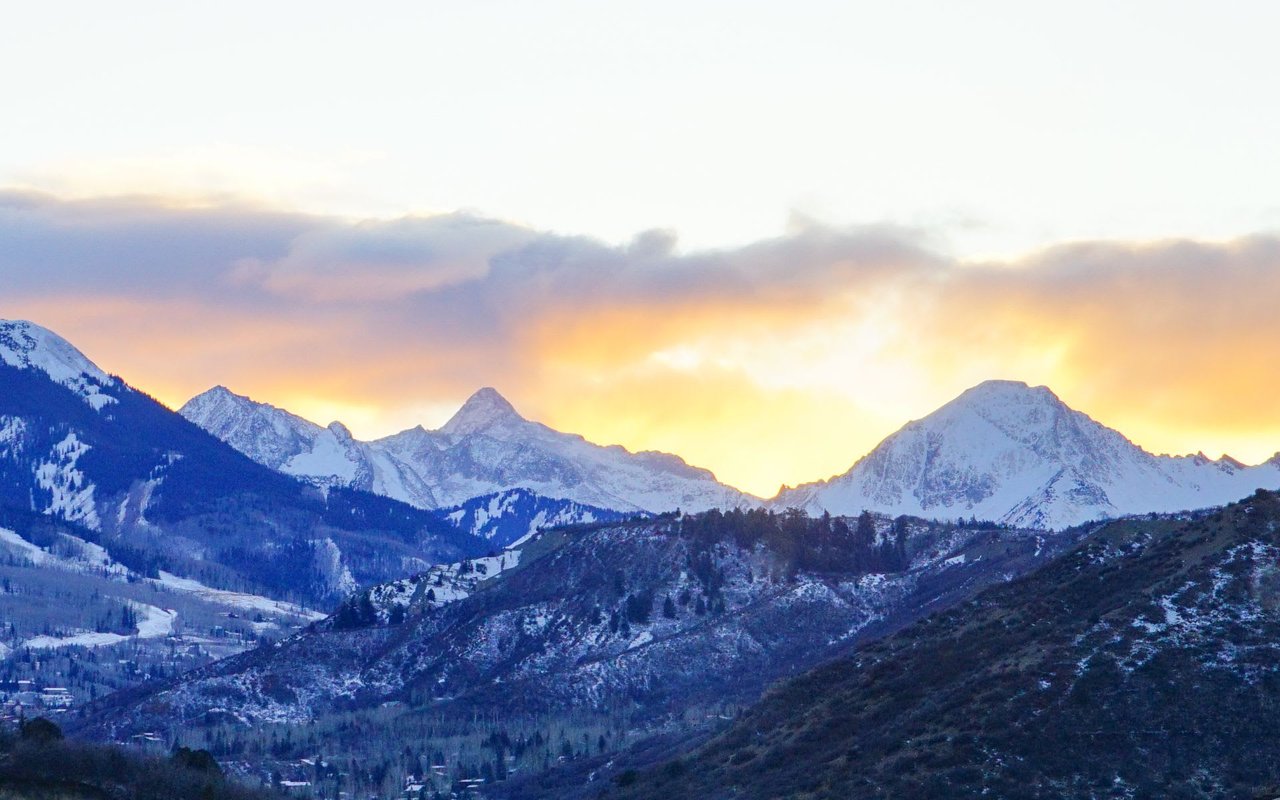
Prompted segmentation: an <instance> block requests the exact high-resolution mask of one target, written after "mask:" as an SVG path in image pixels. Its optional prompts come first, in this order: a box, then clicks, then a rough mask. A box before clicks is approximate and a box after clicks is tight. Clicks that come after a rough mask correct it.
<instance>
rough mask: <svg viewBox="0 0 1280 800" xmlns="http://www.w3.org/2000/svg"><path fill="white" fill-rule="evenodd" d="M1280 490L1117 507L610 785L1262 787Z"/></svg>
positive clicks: (712, 788)
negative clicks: (1111, 519) (682, 751)
mask: <svg viewBox="0 0 1280 800" xmlns="http://www.w3.org/2000/svg"><path fill="white" fill-rule="evenodd" d="M1277 665H1280V499H1278V498H1277V495H1275V494H1272V493H1266V492H1259V493H1258V494H1256V495H1255V496H1253V497H1252V498H1250V499H1248V500H1246V501H1244V502H1242V503H1239V504H1236V505H1233V506H1229V507H1227V508H1226V509H1224V510H1222V511H1219V512H1215V513H1213V514H1211V515H1205V516H1202V517H1201V518H1199V519H1195V520H1191V521H1183V522H1171V521H1149V522H1138V521H1123V522H1116V523H1112V524H1110V525H1109V526H1107V527H1106V528H1104V529H1103V530H1101V531H1100V532H1099V533H1097V534H1096V535H1094V536H1092V537H1090V538H1089V539H1088V540H1086V542H1085V543H1084V544H1083V545H1081V546H1080V547H1079V548H1077V549H1075V550H1074V551H1072V552H1070V553H1068V554H1067V555H1065V556H1063V557H1062V558H1059V559H1057V560H1056V561H1054V562H1053V563H1051V564H1049V565H1048V566H1046V567H1044V568H1042V569H1040V570H1038V571H1036V572H1034V573H1032V574H1030V575H1028V576H1027V577H1025V578H1023V579H1021V580H1015V581H1012V582H1010V583H1008V584H1006V585H1003V586H998V587H995V588H992V589H990V590H988V591H986V592H984V593H983V594H981V595H979V596H978V597H977V598H975V599H974V600H973V601H972V602H969V603H967V604H964V605H961V606H958V607H956V608H955V609H953V610H951V611H949V612H946V613H942V614H938V615H936V616H934V617H932V618H930V619H927V620H924V621H922V622H920V623H918V624H916V625H914V626H912V627H910V628H907V629H906V630H903V631H902V632H901V633H899V634H897V635H895V636H892V637H889V638H887V639H885V640H883V641H880V642H878V643H875V644H871V645H869V646H867V647H864V648H862V649H861V650H859V651H858V652H857V653H856V654H855V655H854V656H852V657H851V658H848V659H844V660H841V661H837V662H834V663H832V664H830V665H828V666H826V667H823V668H821V669H818V670H816V671H814V672H811V673H809V674H808V675H805V676H804V677H803V678H800V679H798V680H795V681H793V682H790V683H787V684H784V685H783V686H781V687H780V688H778V689H775V690H774V691H772V692H770V694H769V695H768V696H767V697H766V698H765V700H764V701H763V702H762V703H760V704H759V705H758V706H756V707H755V708H753V709H751V710H750V711H749V712H747V713H745V714H744V715H742V716H741V718H740V719H739V720H738V721H737V722H736V723H735V724H734V725H733V727H732V728H731V729H730V730H729V731H728V732H727V733H726V734H724V735H722V736H720V737H719V738H717V739H716V740H715V741H713V742H712V743H711V744H710V745H708V746H707V747H705V748H704V749H703V750H701V751H700V752H698V753H696V754H694V755H693V756H692V757H691V758H689V759H687V760H685V761H681V762H677V763H674V764H671V765H668V766H666V767H664V768H661V769H657V770H655V771H653V772H649V773H643V774H641V775H639V776H638V777H637V778H636V779H635V780H634V781H632V780H631V777H632V776H628V778H627V780H624V781H623V783H628V784H630V785H629V786H628V787H626V788H620V789H617V790H615V792H613V793H611V794H610V795H609V796H611V797H620V798H658V797H661V798H664V799H666V798H674V799H676V800H678V798H695V797H696V798H721V797H724V798H727V797H735V798H762V799H763V798H819V797H823V798H825V797H832V798H835V797H842V798H843V797H850V798H898V797H954V798H966V797H974V798H977V797H1017V798H1023V797H1027V798H1046V799H1047V798H1059V797H1185V798H1211V797H1212V798H1220V797H1242V798H1252V797H1264V796H1265V797H1271V796H1274V795H1272V794H1266V793H1265V792H1264V789H1266V788H1267V787H1274V786H1275V785H1276V784H1277V783H1278V782H1280V718H1278V717H1277V715H1276V713H1275V709H1276V706H1277V703H1280V669H1278V667H1277Z"/></svg>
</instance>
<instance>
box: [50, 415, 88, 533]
mask: <svg viewBox="0 0 1280 800" xmlns="http://www.w3.org/2000/svg"><path fill="white" fill-rule="evenodd" d="M87 452H89V445H87V444H85V443H84V442H82V441H80V440H79V439H78V438H77V437H76V435H75V433H68V434H67V435H66V438H64V439H63V440H62V441H61V442H58V444H56V445H54V447H53V451H52V452H51V453H50V454H49V460H47V461H43V462H41V463H40V464H38V465H37V466H36V476H35V477H36V485H37V486H39V487H40V488H41V489H44V490H45V491H47V492H49V493H50V495H51V497H50V498H49V504H48V506H46V507H45V508H44V509H42V510H43V512H44V513H45V514H50V515H52V516H57V517H60V518H62V519H65V520H67V521H68V522H78V523H80V524H82V525H84V526H85V527H87V528H91V529H93V530H98V529H99V528H100V527H101V521H100V520H99V519H98V510H97V508H96V507H95V505H94V502H93V490H94V485H93V484H92V483H89V482H87V481H86V480H85V476H84V473H83V472H81V471H80V470H78V469H76V462H77V461H79V460H80V456H82V455H84V454H85V453H87Z"/></svg>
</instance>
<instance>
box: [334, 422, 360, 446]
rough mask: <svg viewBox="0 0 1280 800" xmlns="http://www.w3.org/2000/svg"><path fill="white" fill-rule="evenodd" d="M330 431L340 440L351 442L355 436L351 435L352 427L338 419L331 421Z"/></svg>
mask: <svg viewBox="0 0 1280 800" xmlns="http://www.w3.org/2000/svg"><path fill="white" fill-rule="evenodd" d="M328 427H329V432H330V433H332V434H333V435H334V437H335V438H337V440H338V441H340V442H349V441H351V440H352V439H354V438H355V437H353V436H352V435H351V429H350V428H348V427H347V426H346V425H343V424H342V423H341V422H339V421H337V420H336V419H335V420H334V421H333V422H330V423H329V426H328Z"/></svg>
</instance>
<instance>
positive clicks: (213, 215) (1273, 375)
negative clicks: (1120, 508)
mask: <svg viewBox="0 0 1280 800" xmlns="http://www.w3.org/2000/svg"><path fill="white" fill-rule="evenodd" d="M930 241H931V240H930V239H929V237H928V233H927V231H918V230H912V229H905V228H895V227H889V226H849V227H837V226H829V225H822V224H818V223H814V222H812V221H804V220H798V221H796V223H795V224H794V225H793V226H792V228H791V230H789V231H788V233H787V234H786V235H784V236H780V237H775V238H770V239H765V240H761V241H759V242H756V243H753V244H750V245H747V246H743V247H739V248H733V249H723V250H713V251H701V252H682V251H680V249H679V248H678V247H677V240H676V237H675V235H674V234H673V233H672V232H670V231H646V232H643V233H641V234H639V235H638V236H636V237H635V238H634V239H633V240H632V241H631V242H629V243H626V244H623V245H611V244H608V243H605V242H601V241H599V240H595V239H591V238H588V237H581V236H569V235H563V234H558V233H554V232H548V231H539V230H533V229H530V228H528V227H524V226H521V225H518V224H514V223H510V222H505V221H501V220H494V219H486V218H484V217H481V216H479V215H474V214H445V215H438V216H429V217H406V218H402V219H396V220H381V221H351V220H344V219H340V218H336V217H322V216H315V215H301V214H290V213H284V212H279V211H274V210H270V209H261V208H254V207H249V206H237V205H210V206H207V207H192V206H183V207H171V206H167V205H166V204H164V203H163V202H162V201H160V200H157V199H154V198H152V199H148V198H124V199H100V200H80V201H64V200H60V199H58V198H55V197H51V196H49V195H39V194H31V193H16V192H9V193H0V273H2V274H3V276H4V288H3V293H4V294H3V300H2V301H0V314H3V315H8V316H27V317H31V318H34V319H36V320H37V321H39V322H42V323H44V324H47V325H49V326H51V327H54V328H55V329H58V330H59V331H60V332H62V333H63V334H64V335H67V336H69V337H70V338H72V340H73V341H76V342H77V343H79V344H81V345H82V346H83V348H84V349H85V350H86V351H87V352H88V353H89V355H90V356H91V357H94V358H95V359H97V360H98V361H100V362H101V363H102V364H103V365H104V366H105V367H106V368H108V369H111V370H113V371H116V372H119V373H121V374H123V375H124V377H125V378H126V379H128V380H130V381H131V382H133V383H135V384H137V385H139V386H141V387H143V388H147V389H148V390H150V391H153V392H156V393H158V394H159V395H160V396H161V397H162V398H164V399H166V400H167V401H169V402H171V403H174V404H177V403H179V402H181V401H182V400H184V399H186V397H187V396H189V395H190V394H193V393H195V392H197V391H200V390H203V389H204V388H207V386H208V385H211V384H214V383H225V384H227V385H229V386H232V387H234V388H237V389H239V390H241V391H246V392H249V393H251V394H253V395H254V396H256V397H258V398H259V399H263V400H268V401H271V402H274V403H277V404H279V405H284V406H286V407H289V406H294V407H298V408H309V409H320V408H325V409H344V408H346V409H353V411H352V413H357V411H358V413H359V414H361V415H362V417H363V420H364V421H363V422H362V423H361V424H362V425H364V426H365V432H366V433H369V432H373V431H375V430H376V431H379V432H383V433H385V432H390V431H391V430H392V429H395V428H397V427H408V426H410V425H412V424H416V423H417V422H420V421H421V422H425V423H427V424H435V423H439V422H440V421H442V420H440V419H421V418H415V415H420V414H422V413H439V411H438V409H441V408H447V407H448V406H449V405H450V404H454V403H456V402H458V401H460V400H461V399H462V398H464V397H465V396H466V395H467V394H468V393H469V392H470V391H471V390H473V389H474V388H476V387H478V386H481V385H496V386H499V387H500V388H502V389H503V391H505V392H506V393H508V394H509V395H510V396H511V398H512V399H513V401H515V402H516V403H517V405H518V406H519V407H520V408H522V409H523V410H524V411H526V412H527V413H528V414H530V415H531V416H534V417H537V418H540V419H544V420H545V421H547V422H549V423H551V424H555V425H558V426H560V427H563V428H566V429H570V430H578V431H580V432H583V433H586V434H588V435H590V436H592V437H593V438H596V439H599V440H604V441H608V442H621V443H623V444H626V445H628V446H631V447H634V448H645V447H662V448H666V449H675V450H677V451H679V452H680V453H681V454H682V455H685V456H686V457H687V458H688V459H689V460H690V461H692V462H694V463H701V464H702V465H704V466H709V467H711V468H713V469H715V470H717V471H718V472H720V473H721V474H722V475H723V476H724V477H726V478H727V479H730V480H733V481H735V482H737V483H739V484H741V485H744V486H746V487H747V488H750V489H753V490H756V491H761V492H765V493H768V492H770V491H772V490H773V489H774V488H776V486H777V484H778V483H780V482H782V481H787V482H792V483H794V482H798V481H800V480H806V479H813V478H818V477H825V476H827V475H829V474H832V473H834V472H837V471H841V470H843V469H845V468H847V467H848V466H849V464H850V463H851V462H852V461H853V460H854V459H855V458H856V457H857V456H859V455H861V454H862V452H864V451H865V450H866V449H867V448H869V447H870V446H872V445H873V444H874V443H875V441H877V440H878V439H879V438H880V437H881V436H883V435H885V434H887V433H888V432H890V431H891V430H893V429H894V428H896V427H897V426H898V425H900V424H901V423H902V422H904V421H905V420H906V419H908V418H911V417H918V416H920V415H923V414H925V413H927V412H928V411H930V410H932V409H933V408H934V407H936V406H937V405H939V404H941V403H942V402H945V401H946V400H948V399H950V398H951V397H952V396H954V395H955V394H957V393H959V392H960V391H961V390H963V389H964V388H966V387H967V386H969V385H971V384H973V383H976V382H978V381H980V380H983V379H986V378H992V377H1006V378H1018V379H1023V380H1027V381H1029V382H1032V383H1047V384H1049V385H1050V386H1052V387H1053V388H1054V389H1055V390H1056V391H1058V393H1059V394H1060V395H1062V396H1063V398H1064V399H1066V400H1067V401H1068V402H1070V403H1072V404H1073V405H1075V406H1077V407H1079V408H1081V409H1082V410H1085V411H1087V412H1088V413H1090V414H1092V415H1093V416H1095V417H1096V418H1098V419H1100V420H1101V421H1103V422H1105V423H1107V424H1111V425H1115V426H1116V427H1119V428H1120V429H1121V430H1123V431H1124V432H1126V433H1128V434H1129V435H1131V436H1132V437H1134V438H1135V439H1136V440H1138V441H1139V442H1140V443H1142V444H1145V445H1147V446H1148V447H1150V448H1152V449H1156V450H1177V451H1181V450H1194V449H1200V448H1203V449H1206V450H1209V451H1213V450H1222V449H1234V450H1237V451H1239V455H1241V456H1242V457H1245V458H1252V459H1255V460H1256V459H1258V458H1261V457H1264V456H1265V455H1267V454H1269V453H1270V452H1271V451H1273V450H1275V449H1277V448H1280V413H1277V409H1276V406H1275V403H1274V400H1273V398H1274V397H1275V396H1276V390H1277V389H1280V374H1277V372H1276V370H1275V369H1274V368H1273V367H1272V364H1273V363H1274V349H1275V344H1276V342H1280V315H1277V314H1276V313H1275V310H1274V308H1273V306H1274V302H1275V298H1277V297H1280V239H1277V238H1276V237H1272V236H1255V237H1250V238H1246V239H1241V240H1238V241H1232V242H1199V241H1184V240H1174V241H1161V242H1077V243H1067V244H1064V245H1061V246H1058V247H1054V248H1050V249H1047V250H1044V251H1041V252H1038V253H1033V254H1029V255H1027V256H1026V257H1024V258H1022V259H1019V260H1014V261H1009V262H998V263H995V262H989V263H962V262H957V261H955V260H954V259H951V258H949V257H947V256H946V255H945V254H942V253H940V252H938V251H936V250H935V249H933V248H932V246H931V245H930ZM424 409H436V410H437V411H435V412H424V411H423V410H424ZM319 421H320V422H327V421H328V420H319ZM762 443H767V446H766V447H764V448H763V449H761V444H762ZM762 453H768V454H772V455H766V456H762V455H761V454H762ZM784 453H785V454H784ZM806 465H807V466H806Z"/></svg>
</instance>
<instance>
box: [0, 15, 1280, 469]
mask: <svg viewBox="0 0 1280 800" xmlns="http://www.w3.org/2000/svg"><path fill="white" fill-rule="evenodd" d="M1277 31H1280V2H1244V1H1243V0H1241V1H1238V2H1222V0H1219V1H1218V2H1176V1H1172V0H1162V1H1161V2H1137V1H1133V2H1120V1H1118V0H1110V1H1109V2H1079V1H1078V0H1077V1H1073V2H1062V3H1052V4H1051V3H1045V2H1026V0H1021V1H1020V2H1002V1H998V0H973V1H969V2H955V1H954V0H950V1H949V2H921V1H920V0H915V1H913V0H900V1H899V2H893V3H887V2H885V3H866V2H825V1H818V0H809V1H808V2H806V1H805V0H788V2H785V3H784V2H768V3H763V2H752V1H751V0H733V2H693V1H692V0H681V1H680V2H674V1H672V0H645V1H644V2H635V3H621V2H599V0H595V1H594V2H531V1H530V0H523V2H495V1H493V0H468V2H457V3H448V4H445V3H436V2H423V1H422V0H415V1H414V2H364V3H360V4H355V3H341V4H339V3H328V2H316V1H315V0H310V1H309V2H305V3H304V2H282V1H280V0H271V1H268V2H262V0H259V1H258V2H253V3H249V2H218V3H198V4H197V3H191V2H175V1H174V0H166V1H165V2H149V3H140V2H128V0H124V1H121V2H112V3H104V2H82V3H69V2H47V1H46V2H40V3H23V4H18V3H9V4H7V7H6V8H5V9H4V10H3V12H2V14H0V317H5V316H7V317H28V318H31V319H33V320H35V321H37V322H40V323H41V324H45V325H48V326H49V327H52V328H54V329H55V330H57V331H58V332H60V333H62V334H64V335H66V336H67V337H69V338H71V339H72V341H74V342H75V343H77V344H78V345H80V346H81V347H83V348H84V349H85V350H86V352H88V353H89V355H90V356H92V357H94V358H96V359H98V360H99V361H100V363H101V364H102V366H104V367H105V368H107V369H109V370H111V371H113V372H118V373H119V374H121V375H123V376H124V377H125V378H126V379H128V380H129V381H131V382H132V383H134V384H135V385H137V386H139V387H141V388H144V389H146V390H148V391H150V392H153V393H154V394H156V395H157V396H159V397H161V398H162V399H164V400H165V401H166V402H168V403H170V404H172V405H175V406H176V405H178V404H180V403H181V402H182V401H184V400H185V399H187V398H188V397H190V396H191V395H192V394H195V393H196V392H199V391H202V390H204V389H206V388H208V387H209V386H210V385H211V384H214V383H224V384H226V385H228V386H230V387H231V388H232V389H234V390H236V391H240V392H243V393H248V394H251V395H253V396H254V397H255V398H256V399H259V400H264V401H267V402H272V403H276V404H278V405H282V406H285V407H287V408H290V409H293V410H295V411H297V412H299V413H302V414H303V415H305V416H308V417H309V418H311V419H314V420H315V421H317V422H320V423H321V424H325V423H327V422H329V421H330V420H331V419H335V418H337V419H341V420H343V421H345V422H347V423H348V424H349V425H351V426H352V428H353V430H355V431H356V432H357V434H359V435H363V436H374V435H383V434H386V433H390V432H392V431H395V430H399V429H402V428H407V427H411V426H412V425H415V424H418V423H426V424H428V425H434V424H439V423H440V422H442V421H443V420H444V419H445V418H447V416H448V414H449V413H451V412H452V410H453V409H454V408H456V407H457V405H458V403H460V402H461V401H462V400H463V398H465V397H466V396H467V395H468V394H470V393H471V392H472V391H474V390H475V389H476V388H478V387H479V386H483V385H494V386H497V387H498V388H499V389H501V390H502V391H503V392H505V393H506V394H508V395H509V396H510V398H511V399H512V401H513V402H515V404H516V405H517V407H518V408H520V409H521V410H522V411H525V412H526V413H528V414H529V415H530V416H532V417H534V418H537V419H539V420H542V421H546V422H547V423H549V424H552V425H554V426H556V427H559V428H561V429H563V430H570V431H575V432H580V433H583V434H584V435H586V436H588V438H591V439H592V440H593V441H599V442H603V443H614V442H617V443H621V444H624V445H626V446H628V447H631V448H633V449H640V448H656V449H663V450H669V451H673V452H677V453H679V454H681V455H683V456H685V457H686V458H688V459H689V460H690V461H691V462H692V463H696V464H699V465H702V466H707V467H710V468H712V469H714V470H716V472H717V473H718V474H719V475H720V476H721V477H722V478H724V479H725V480H727V481H729V482H731V483H734V484H735V485H738V486H741V487H744V488H747V489H750V490H752V491H756V492H759V493H761V494H771V493H772V492H773V491H774V489H776V487H777V486H778V484H779V483H780V482H782V481H787V482H792V483H794V482H797V481H801V480H812V479H816V478H822V477H826V476H829V475H831V474H833V473H836V472H840V471H843V470H844V469H846V468H847V467H848V466H849V465H850V464H851V463H852V462H853V461H854V460H855V459H856V458H857V457H858V456H860V455H862V454H863V453H865V452H866V451H867V450H868V449H870V448H871V447H872V446H873V445H874V444H875V443H876V442H877V441H878V440H879V439H880V438H881V437H883V436H884V435H886V434H888V433H890V432H892V431H893V430H894V429H896V428H897V427H899V426H900V425H901V424H903V423H904V422H905V421H906V420H907V419H909V418H912V417H918V416H921V415H923V414H925V413H928V412H929V411H931V410H932V409H934V408H936V407H937V406H938V405H940V404H942V403H943V402H946V401H947V400H949V399H951V398H952V397H954V396H955V395H956V394H959V393H960V391H962V390H963V389H965V388H966V387H968V386H970V385H972V384H974V383H977V382H978V381H981V380H984V379H988V378H1008V379H1019V380H1026V381H1028V382H1030V383H1045V384H1048V385H1050V386H1051V387H1052V388H1054V389H1055V390H1056V391H1058V392H1059V393H1060V394H1061V396H1062V397H1063V399H1065V400H1067V401H1068V402H1069V403H1071V404H1072V405H1074V406H1076V407H1078V408H1080V409H1081V410H1083V411H1086V412H1087V413H1090V414H1093V415H1094V416H1096V417H1097V418H1098V419H1099V420H1100V421H1102V422H1104V423H1106V424H1109V425H1113V426H1115V427H1117V428H1119V429H1120V430H1121V431H1123V432H1125V433H1126V434H1128V435H1130V436H1133V437H1134V438H1135V440H1136V441H1138V442H1139V443H1140V444H1143V445H1144V446H1147V447H1149V448H1151V449H1153V450H1156V451H1161V452H1164V451H1168V452H1193V451H1195V450H1197V449H1204V450H1205V451H1206V452H1209V453H1210V454H1211V455H1217V454H1218V453H1221V452H1224V451H1227V452H1231V453H1233V454H1235V455H1236V456H1238V457H1241V458H1243V459H1245V460H1248V461H1259V460H1262V459H1263V458H1266V457H1268V456H1270V454H1271V453H1273V452H1275V450H1276V448H1277V447H1280V417H1277V414H1276V405H1275V397H1276V396H1277V392H1280V372H1277V371H1276V370H1275V369H1274V368H1273V365H1274V363H1275V358H1274V356H1275V343H1276V342H1277V341H1280V319H1278V318H1277V315H1276V313H1275V306H1276V303H1275V299H1276V298H1277V297H1280V236H1277V235H1276V234H1277V232H1278V231H1280V155H1278V154H1277V150H1276V143H1277V142H1280V103H1277V102H1275V96H1276V88H1275V85H1276V80H1277V79H1276V76H1278V75H1280V47H1276V44H1275V37H1276V32H1277ZM124 195H145V197H132V196H124ZM455 212H464V213H455ZM654 229H664V230H665V232H663V231H655V230H654ZM646 231H647V233H644V234H643V235H641V236H639V237H637V236H636V235H637V234H638V233H640V232H646ZM633 237H635V238H634V240H633ZM1099 239H1108V240H1112V241H1106V242H1099V241H1097V240H1099ZM1165 239H1170V240H1168V241H1164V240H1165ZM761 453H767V454H768V456H767V457H761Z"/></svg>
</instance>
